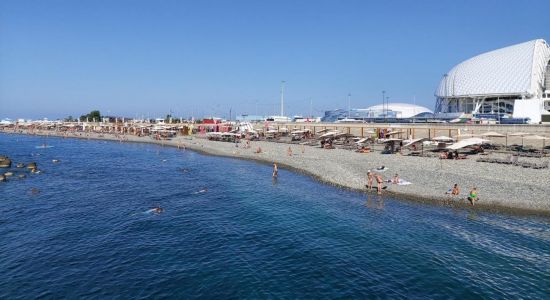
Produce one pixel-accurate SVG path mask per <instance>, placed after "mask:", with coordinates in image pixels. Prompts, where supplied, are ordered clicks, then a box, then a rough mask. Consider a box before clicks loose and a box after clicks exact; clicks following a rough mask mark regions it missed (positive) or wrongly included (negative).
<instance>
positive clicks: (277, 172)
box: [273, 163, 279, 178]
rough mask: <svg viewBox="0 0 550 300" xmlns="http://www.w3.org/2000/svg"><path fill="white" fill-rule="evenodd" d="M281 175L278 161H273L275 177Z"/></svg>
mask: <svg viewBox="0 0 550 300" xmlns="http://www.w3.org/2000/svg"><path fill="white" fill-rule="evenodd" d="M277 176H279V168H277V163H273V178H277Z"/></svg>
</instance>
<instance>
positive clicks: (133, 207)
mask: <svg viewBox="0 0 550 300" xmlns="http://www.w3.org/2000/svg"><path fill="white" fill-rule="evenodd" d="M42 143H47V144H48V145H51V146H53V147H51V148H45V149H37V148H36V146H38V145H41V144H42ZM1 154H3V155H8V156H10V157H11V158H12V159H13V160H14V162H25V163H28V162H31V161H35V162H37V163H38V166H39V168H40V169H41V170H42V173H41V174H30V173H29V172H28V171H27V170H26V169H25V170H22V169H15V168H14V169H13V170H14V171H15V173H16V175H18V174H25V175H27V177H26V178H24V179H18V178H16V176H14V177H11V178H10V179H9V180H8V182H0V201H1V205H0V299H31V298H45V299H58V298H71V299H76V298H94V299H110V298H122V299H139V298H180V299H181V298H183V299H186V298H213V299H226V298H254V299H257V298H262V299H263V298H292V299H293V298H309V299H326V298H359V299H364V298H389V299H399V298H408V299H411V298H413V299H414V298H416V299H426V298H445V299H448V298H461V299H475V298H489V299H514V298H533V299H544V298H546V299H548V298H550V220H549V219H547V218H538V217H525V216H524V217H519V216H510V215H499V214H491V213H486V212H478V211H476V210H475V209H467V210H464V209H452V208H448V207H440V206H429V205H423V204H417V203H411V202H404V201H399V200H396V199H392V198H389V197H385V196H384V197H378V196H370V197H368V196H367V195H365V194H361V193H356V192H350V191H345V190H342V189H338V188H334V187H331V186H327V185H323V184H321V183H319V182H317V181H315V180H313V179H312V178H310V177H307V176H304V175H301V174H297V173H293V172H290V171H286V170H280V172H279V179H278V180H277V181H273V179H272V178H271V167H270V166H268V165H262V164H258V163H255V162H249V161H242V160H235V159H229V158H220V157H213V156H205V155H202V154H198V153H194V152H191V151H184V150H178V149H174V148H167V147H160V146H156V145H146V144H129V143H117V142H104V141H91V140H77V139H61V138H43V137H32V136H21V135H6V134H0V155H1ZM54 159H57V160H60V162H59V163H53V162H52V160H54ZM2 171H6V170H5V169H4V170H2ZM204 189H206V191H204V192H199V191H200V190H204ZM157 205H160V206H161V207H163V208H164V210H165V211H164V212H163V213H161V214H155V213H152V212H150V211H149V209H151V208H152V207H154V206H157Z"/></svg>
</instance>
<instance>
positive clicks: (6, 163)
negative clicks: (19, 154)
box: [0, 158, 11, 168]
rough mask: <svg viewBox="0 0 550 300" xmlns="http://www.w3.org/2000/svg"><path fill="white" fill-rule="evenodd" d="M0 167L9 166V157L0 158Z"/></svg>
mask: <svg viewBox="0 0 550 300" xmlns="http://www.w3.org/2000/svg"><path fill="white" fill-rule="evenodd" d="M0 168H11V159H9V158H5V159H3V160H0Z"/></svg>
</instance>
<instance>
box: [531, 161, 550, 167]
mask: <svg viewBox="0 0 550 300" xmlns="http://www.w3.org/2000/svg"><path fill="white" fill-rule="evenodd" d="M533 169H548V161H545V162H543V163H540V164H535V166H533Z"/></svg>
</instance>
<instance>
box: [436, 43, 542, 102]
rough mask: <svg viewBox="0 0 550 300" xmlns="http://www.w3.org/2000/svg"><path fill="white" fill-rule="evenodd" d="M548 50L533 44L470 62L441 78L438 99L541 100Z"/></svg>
mask: <svg viewBox="0 0 550 300" xmlns="http://www.w3.org/2000/svg"><path fill="white" fill-rule="evenodd" d="M549 61H550V47H549V46H548V44H547V43H546V41H544V40H542V39H538V40H533V41H529V42H525V43H521V44H517V45H512V46H509V47H505V48H501V49H498V50H494V51H491V52H487V53H483V54H480V55H478V56H475V57H473V58H470V59H468V60H466V61H464V62H462V63H460V64H458V65H456V66H455V67H454V68H452V69H451V70H450V71H449V72H448V73H447V74H446V75H444V76H443V78H442V79H441V82H440V83H439V87H438V88H437V90H436V92H435V95H436V97H440V98H459V97H479V96H499V95H502V96H504V95H522V96H525V97H527V98H531V97H534V96H540V95H541V94H542V86H543V80H544V72H545V69H546V65H548V62H549Z"/></svg>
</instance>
